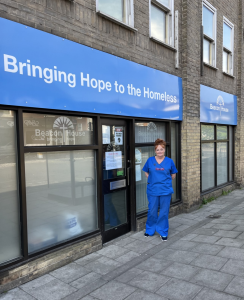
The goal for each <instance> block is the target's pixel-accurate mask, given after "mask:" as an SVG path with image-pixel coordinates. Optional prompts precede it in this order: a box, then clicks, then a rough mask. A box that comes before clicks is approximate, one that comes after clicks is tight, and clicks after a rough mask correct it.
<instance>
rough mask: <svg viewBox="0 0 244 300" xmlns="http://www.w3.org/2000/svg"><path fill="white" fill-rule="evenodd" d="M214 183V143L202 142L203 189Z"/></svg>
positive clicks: (212, 185)
mask: <svg viewBox="0 0 244 300" xmlns="http://www.w3.org/2000/svg"><path fill="white" fill-rule="evenodd" d="M214 185H215V183H214V143H209V144H202V190H203V191H204V190H207V189H209V188H211V187H214Z"/></svg>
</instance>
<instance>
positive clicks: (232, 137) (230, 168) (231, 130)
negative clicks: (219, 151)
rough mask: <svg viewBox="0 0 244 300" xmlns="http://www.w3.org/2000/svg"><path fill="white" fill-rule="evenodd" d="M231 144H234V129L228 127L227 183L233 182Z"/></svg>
mask: <svg viewBox="0 0 244 300" xmlns="http://www.w3.org/2000/svg"><path fill="white" fill-rule="evenodd" d="M233 143H234V129H233V127H232V126H230V127H229V181H232V180H234V171H233V160H234V157H233Z"/></svg>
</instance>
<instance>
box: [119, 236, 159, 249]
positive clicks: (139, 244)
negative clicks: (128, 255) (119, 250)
mask: <svg viewBox="0 0 244 300" xmlns="http://www.w3.org/2000/svg"><path fill="white" fill-rule="evenodd" d="M145 239H146V238H145ZM153 246H154V245H153V244H150V243H147V242H144V241H141V240H136V241H134V242H133V243H131V244H127V245H125V246H124V247H125V248H127V249H129V250H131V251H134V252H136V253H144V252H146V251H148V250H149V249H151V248H153Z"/></svg>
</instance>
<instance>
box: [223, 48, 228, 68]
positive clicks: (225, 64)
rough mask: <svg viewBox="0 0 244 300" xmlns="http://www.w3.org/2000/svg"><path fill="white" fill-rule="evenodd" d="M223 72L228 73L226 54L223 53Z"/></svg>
mask: <svg viewBox="0 0 244 300" xmlns="http://www.w3.org/2000/svg"><path fill="white" fill-rule="evenodd" d="M223 71H224V72H226V73H228V53H227V52H225V51H223Z"/></svg>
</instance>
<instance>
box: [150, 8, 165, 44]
mask: <svg viewBox="0 0 244 300" xmlns="http://www.w3.org/2000/svg"><path fill="white" fill-rule="evenodd" d="M151 36H152V37H155V38H156V39H158V40H160V41H163V42H165V41H166V13H165V12H164V11H163V10H161V9H159V8H158V7H156V6H155V5H151Z"/></svg>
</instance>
